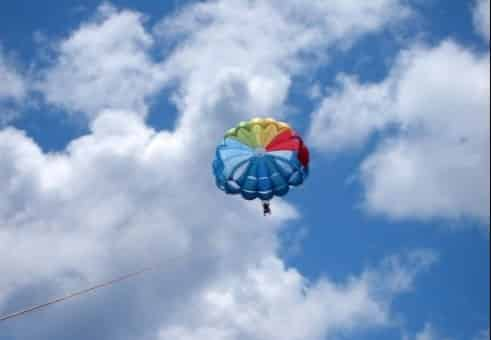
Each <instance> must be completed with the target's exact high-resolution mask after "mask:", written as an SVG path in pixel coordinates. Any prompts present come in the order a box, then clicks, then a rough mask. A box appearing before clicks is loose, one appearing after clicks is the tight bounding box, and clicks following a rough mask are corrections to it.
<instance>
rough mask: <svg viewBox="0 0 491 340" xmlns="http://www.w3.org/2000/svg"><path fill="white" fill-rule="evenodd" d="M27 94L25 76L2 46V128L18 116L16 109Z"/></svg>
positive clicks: (0, 115) (0, 69) (0, 113)
mask: <svg viewBox="0 0 491 340" xmlns="http://www.w3.org/2000/svg"><path fill="white" fill-rule="evenodd" d="M26 94H27V84H26V80H25V77H24V75H23V74H22V73H21V72H20V70H19V69H18V67H16V66H15V64H14V62H13V61H12V58H10V57H8V56H7V55H6V54H5V53H4V51H3V48H2V46H1V44H0V127H1V126H4V125H6V124H7V123H8V122H9V121H11V119H13V118H14V117H15V115H16V112H15V110H14V109H15V107H16V105H18V104H19V102H20V101H22V100H23V99H24V98H25V96H26Z"/></svg>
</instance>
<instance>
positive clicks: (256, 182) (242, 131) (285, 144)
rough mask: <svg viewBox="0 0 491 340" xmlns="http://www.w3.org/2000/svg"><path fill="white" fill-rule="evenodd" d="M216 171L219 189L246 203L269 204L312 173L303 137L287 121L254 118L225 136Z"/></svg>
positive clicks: (214, 170) (215, 165) (214, 167)
mask: <svg viewBox="0 0 491 340" xmlns="http://www.w3.org/2000/svg"><path fill="white" fill-rule="evenodd" d="M213 172H214V174H215V177H216V182H217V186H218V187H219V188H220V189H221V190H223V191H225V192H226V193H227V194H240V195H242V197H243V198H245V199H246V200H254V199H256V198H259V199H261V200H262V201H264V202H265V214H266V213H268V212H269V204H268V203H267V202H269V201H270V200H271V199H272V198H273V197H275V196H284V195H286V194H287V193H288V192H289V190H290V188H291V187H294V186H299V185H302V184H303V182H304V181H305V179H306V178H307V176H308V173H309V151H308V149H307V147H306V146H305V144H304V143H303V141H302V139H301V138H300V136H298V135H297V134H296V133H295V131H293V130H292V128H290V126H288V125H287V124H285V123H283V122H278V121H275V120H274V119H253V120H251V121H249V122H242V123H240V124H239V126H237V127H236V128H233V129H231V130H230V131H229V132H227V134H226V135H225V139H224V141H223V143H221V144H220V145H219V146H218V147H217V151H216V159H215V161H214V162H213Z"/></svg>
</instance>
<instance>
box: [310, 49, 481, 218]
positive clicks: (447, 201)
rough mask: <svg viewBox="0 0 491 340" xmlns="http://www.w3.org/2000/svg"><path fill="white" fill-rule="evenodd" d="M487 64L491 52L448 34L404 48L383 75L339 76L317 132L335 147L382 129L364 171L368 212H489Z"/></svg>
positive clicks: (317, 117) (316, 138) (324, 144)
mask: <svg viewBox="0 0 491 340" xmlns="http://www.w3.org/2000/svg"><path fill="white" fill-rule="evenodd" d="M489 69H490V67H489V54H486V55H479V54H474V53H473V52H471V51H469V50H467V49H465V48H463V47H461V46H459V45H458V44H456V43H455V42H453V41H445V42H443V43H441V44H440V45H439V46H437V47H432V48H430V47H424V46H416V47H413V48H411V49H409V50H407V51H405V52H404V53H402V54H401V55H400V57H399V59H398V60H397V62H396V64H395V66H394V67H393V69H392V70H391V72H390V74H389V76H388V77H387V78H386V79H385V80H384V81H382V82H380V83H368V84H361V83H360V82H359V81H358V80H357V79H356V77H350V76H340V78H339V84H340V87H339V89H338V90H336V91H335V92H334V93H333V94H331V95H330V96H328V97H327V98H325V99H324V101H323V103H322V105H321V107H320V109H319V110H318V111H317V112H316V113H315V114H314V116H313V121H312V128H311V132H310V141H311V142H312V143H313V145H314V146H316V147H317V148H319V149H320V150H324V151H326V152H337V151H340V150H346V149H350V148H354V147H360V146H362V145H363V144H364V143H366V142H367V141H368V140H369V138H371V137H372V136H373V135H374V134H375V133H379V134H381V136H382V137H381V139H382V141H381V142H380V144H379V146H378V147H377V149H376V150H375V151H374V152H373V153H372V154H371V155H370V156H369V157H368V158H367V159H366V160H365V162H364V163H363V164H362V166H361V171H360V176H361V180H362V183H363V185H364V187H365V206H366V207H367V209H368V210H369V211H370V212H374V213H380V214H385V215H388V216H390V217H393V218H418V219H430V218H435V217H438V218H461V217H471V218H477V219H479V220H481V221H483V222H486V221H489V203H490V193H489V183H490V180H489V170H490V165H489V136H490V134H489V119H490V113H489V112H490V107H489V98H490V97H489V90H490V86H489V77H488V75H489Z"/></svg>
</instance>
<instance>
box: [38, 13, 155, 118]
mask: <svg viewBox="0 0 491 340" xmlns="http://www.w3.org/2000/svg"><path fill="white" fill-rule="evenodd" d="M144 21H145V20H144V16H143V15H142V14H140V13H137V12H134V11H129V10H117V9H116V8H114V7H113V6H111V5H109V4H105V5H102V6H101V7H99V9H98V11H97V13H96V14H95V15H94V17H93V18H92V19H91V20H90V21H89V22H86V23H83V24H82V25H81V26H80V27H79V28H78V29H77V30H75V31H73V32H71V34H70V35H69V36H68V38H66V39H64V40H62V41H60V42H59V43H58V44H57V45H56V49H55V51H54V59H53V60H52V65H51V66H50V67H49V68H48V69H44V70H42V71H41V72H40V73H41V74H40V76H39V77H40V80H39V82H38V84H37V89H38V90H39V91H41V92H42V93H43V94H44V96H45V99H46V101H47V102H48V103H50V104H54V105H57V106H59V107H61V108H62V109H64V110H66V111H67V112H71V113H82V114H84V115H86V116H88V117H89V118H93V117H95V116H97V115H98V114H99V112H100V111H102V110H104V109H117V110H126V111H127V112H137V113H138V114H140V115H146V113H147V110H148V101H147V100H148V98H149V97H150V96H151V95H153V94H155V93H156V92H157V91H158V90H159V89H160V88H161V86H162V82H163V74H162V71H161V70H160V68H159V67H158V64H157V63H156V62H154V60H153V58H152V56H151V54H150V50H151V49H152V47H153V45H154V38H153V37H152V35H151V34H150V33H148V32H147V31H146V29H145V27H144Z"/></svg>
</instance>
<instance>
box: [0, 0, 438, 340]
mask: <svg viewBox="0 0 491 340" xmlns="http://www.w3.org/2000/svg"><path fill="white" fill-rule="evenodd" d="M402 9H404V7H403V6H402V5H400V2H398V1H395V0H378V1H372V2H370V3H367V4H364V5H361V6H360V5H359V3H358V5H356V3H355V2H354V1H351V2H346V1H339V2H332V1H331V2H323V1H313V2H309V3H306V2H304V1H293V0H289V1H288V2H280V1H266V2H259V1H257V2H251V1H245V0H244V1H239V0H233V1H230V0H226V1H212V2H206V3H201V4H195V5H193V6H191V7H189V8H187V9H186V11H184V12H183V14H181V15H179V16H177V17H175V18H172V19H171V20H167V21H166V22H165V23H163V24H162V25H161V26H160V28H159V29H158V30H157V31H158V32H159V33H158V34H157V35H155V36H152V35H151V34H150V33H148V32H147V31H145V28H144V25H143V18H142V16H141V15H140V14H138V13H135V12H131V11H117V10H115V9H114V8H112V7H110V6H107V5H104V6H102V7H101V8H100V9H99V11H98V14H97V16H96V18H94V19H93V20H92V21H90V22H89V23H86V24H84V25H82V26H81V27H80V28H79V29H78V30H76V31H75V32H72V34H71V35H70V36H69V37H68V38H67V39H66V40H64V41H62V42H61V43H60V45H59V48H58V55H57V58H56V59H55V61H54V65H53V66H52V67H50V68H49V69H48V70H45V72H41V73H42V77H41V78H42V79H41V82H40V84H39V86H40V89H41V90H42V91H43V92H44V94H45V96H46V100H47V101H48V102H49V103H51V104H55V105H59V106H61V107H62V108H64V109H66V110H67V111H69V112H78V111H81V112H82V113H84V114H86V115H87V116H88V117H90V119H89V123H90V132H89V134H87V135H86V136H83V137H80V138H78V139H75V140H73V141H72V142H71V143H70V144H69V146H68V147H67V148H66V150H64V151H62V152H59V153H44V152H42V151H41V149H40V148H39V146H38V145H36V143H35V142H34V141H33V140H31V139H29V138H27V137H26V136H25V134H24V133H22V132H21V131H18V130H15V129H4V130H0V187H2V188H3V190H4V191H3V194H2V195H0V249H2V251H1V252H2V256H0V268H1V272H2V278H1V279H0V310H1V311H2V312H7V308H8V309H9V310H11V309H15V308H17V307H19V304H20V302H22V301H25V302H26V304H30V303H32V300H36V301H44V300H45V299H46V298H47V295H50V296H51V295H58V294H60V293H62V292H67V291H72V290H74V289H78V288H80V287H81V286H86V285H89V282H88V281H89V280H90V281H91V282H94V281H99V280H104V279H106V278H111V277H113V276H116V275H118V274H120V273H124V272H127V271H131V270H133V269H135V268H139V267H140V266H141V265H142V264H147V263H153V262H155V261H156V262H160V261H162V262H164V266H163V268H162V270H161V271H159V272H158V273H154V274H153V275H152V276H151V277H149V278H147V279H146V278H143V279H142V280H138V282H135V283H134V285H132V286H131V285H130V284H128V286H124V287H114V289H110V290H106V291H101V292H99V294H98V295H97V296H95V297H93V298H91V297H84V299H81V300H80V301H79V302H78V303H76V302H74V303H73V304H65V305H63V307H62V306H59V307H60V308H53V309H49V310H46V311H45V312H44V313H41V314H38V315H36V319H33V320H39V321H38V322H36V321H33V323H36V325H35V326H34V325H33V324H30V326H32V327H29V329H27V328H26V327H22V323H21V322H22V321H19V323H13V324H12V325H11V326H10V325H9V326H8V327H7V330H6V332H7V333H9V334H11V336H12V337H13V338H16V339H27V340H29V339H39V338H46V339H67V338H73V337H74V335H76V334H73V333H72V332H73V331H74V329H80V328H81V327H83V328H84V329H85V332H84V337H86V338H97V339H111V340H112V339H120V340H126V339H128V340H129V339H142V338H143V339H158V338H159V337H160V338H162V339H166V336H173V337H174V338H176V339H179V337H180V338H181V339H183V340H184V339H186V340H189V339H196V338H206V337H210V338H215V339H226V340H231V339H233V340H239V339H240V340H256V339H261V340H262V339H264V335H268V336H270V337H269V338H272V339H289V338H286V336H289V337H290V339H292V340H293V339H308V340H317V339H320V337H321V336H322V335H324V334H334V333H335V332H338V331H358V330H360V329H363V328H364V327H377V326H385V325H387V324H388V323H390V321H391V310H390V305H391V302H392V300H393V299H394V298H395V297H396V296H398V295H399V294H401V293H404V292H406V291H408V290H410V289H411V288H412V286H413V280H414V279H415V276H416V274H417V273H418V272H419V271H420V270H424V269H425V268H427V266H428V265H429V264H430V263H431V262H433V257H432V255H431V254H426V253H415V254H411V255H409V257H408V258H407V259H399V258H397V257H395V258H392V259H389V260H387V262H386V263H385V264H384V265H382V266H381V267H380V268H377V269H374V270H367V271H365V272H364V273H363V274H360V275H359V276H357V277H353V278H350V279H347V280H346V281H345V282H343V283H336V282H333V281H332V280H329V279H327V278H326V279H322V280H320V281H317V282H307V281H306V279H305V278H304V277H302V275H300V274H299V273H298V272H297V271H296V270H294V269H286V268H285V267H284V264H283V263H282V261H281V260H280V259H279V258H278V256H277V255H275V254H276V252H277V250H278V249H280V245H279V240H278V232H279V230H280V229H281V227H282V226H283V224H284V223H285V222H286V221H288V220H291V219H294V218H297V217H298V212H297V211H296V210H295V209H294V207H292V206H290V205H289V204H287V203H285V202H283V201H281V200H276V201H275V202H274V216H273V218H272V219H268V220H264V219H263V217H262V216H261V214H260V210H259V209H260V207H258V206H257V204H255V203H251V202H244V201H242V200H241V199H233V198H230V197H225V195H223V194H222V193H221V192H220V191H218V190H217V189H216V188H215V187H214V183H213V178H212V174H211V170H210V163H211V158H212V157H213V154H214V147H215V143H216V142H217V141H218V140H219V139H220V138H221V136H223V131H225V130H226V128H229V127H230V126H233V125H234V124H236V122H237V121H239V120H240V119H243V118H250V117H251V116H253V115H254V116H255V115H262V114H268V115H276V116H278V115H280V113H279V112H278V109H279V108H281V106H282V105H283V103H284V101H285V98H286V96H287V92H288V89H289V86H290V83H291V78H292V76H293V75H295V74H297V73H298V72H300V70H301V69H302V68H303V67H305V66H306V64H305V59H304V58H303V57H302V56H301V54H302V53H303V52H306V51H309V49H310V48H312V47H319V46H320V47H327V46H328V45H329V44H337V43H341V42H348V43H349V42H352V41H353V40H354V39H356V38H357V37H359V36H360V35H361V34H363V33H367V32H374V31H376V30H379V29H381V28H382V27H384V25H385V24H388V23H390V22H392V21H393V20H396V18H400V17H401V16H400V14H401V13H404V11H402ZM293 10H298V12H295V13H297V14H301V15H299V16H297V15H294V12H293ZM399 10H401V11H399ZM391 11H395V12H394V13H392V12H391ZM331 14H335V15H331ZM360 18H363V19H364V20H360ZM310 19H312V21H311V20H310ZM341 19H342V21H341V22H339V20H341ZM237 26H240V27H241V28H244V30H243V31H242V33H241V34H238V33H237V32H238V30H237ZM334 26H335V27H336V30H335V31H333V32H332V36H331V35H330V34H331V33H329V30H330V29H333V27H334ZM171 31H172V32H171ZM162 34H163V36H166V37H169V36H172V37H175V35H174V34H177V35H179V34H183V35H184V36H181V38H185V40H184V41H179V43H178V44H177V46H176V47H175V49H174V50H173V51H172V52H170V53H171V54H170V56H169V57H168V59H166V61H165V62H164V63H162V64H157V63H155V62H154V61H152V58H151V57H150V50H151V48H152V47H153V46H154V44H155V42H156V39H161V37H162ZM325 41H327V43H326V42H325ZM167 77H170V79H171V80H172V81H175V83H174V84H173V85H175V87H176V89H177V90H176V94H175V100H176V103H177V105H178V110H179V119H178V123H177V127H176V129H175V131H171V132H156V131H154V130H153V129H152V128H150V127H148V126H146V125H145V123H144V116H145V113H146V110H147V109H148V102H147V99H148V98H149V97H150V96H152V95H153V94H155V91H158V89H159V87H160V86H163V84H164V83H165V84H168V83H167V81H169V79H167ZM60 84H61V85H60ZM24 296H29V300H26V299H23V297H24ZM335 305H336V306H339V307H337V308H333V306H335ZM203 311H206V313H205V312H203ZM299 311H304V312H305V313H303V314H302V313H300V312H299ZM316 313H318V315H317V316H316ZM283 317H284V318H285V319H282V318H283ZM96 319H97V320H104V327H100V328H97V327H93V328H92V327H89V328H87V327H86V325H87V324H86V322H88V321H86V320H96ZM298 320H301V323H299V322H298ZM283 321H285V322H287V323H289V324H292V325H293V324H296V325H297V326H296V327H295V329H293V330H292V332H291V334H290V333H288V334H287V333H285V330H284V327H283ZM59 325H64V327H60V326H59ZM31 329H36V333H35V334H33V333H32V331H31Z"/></svg>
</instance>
